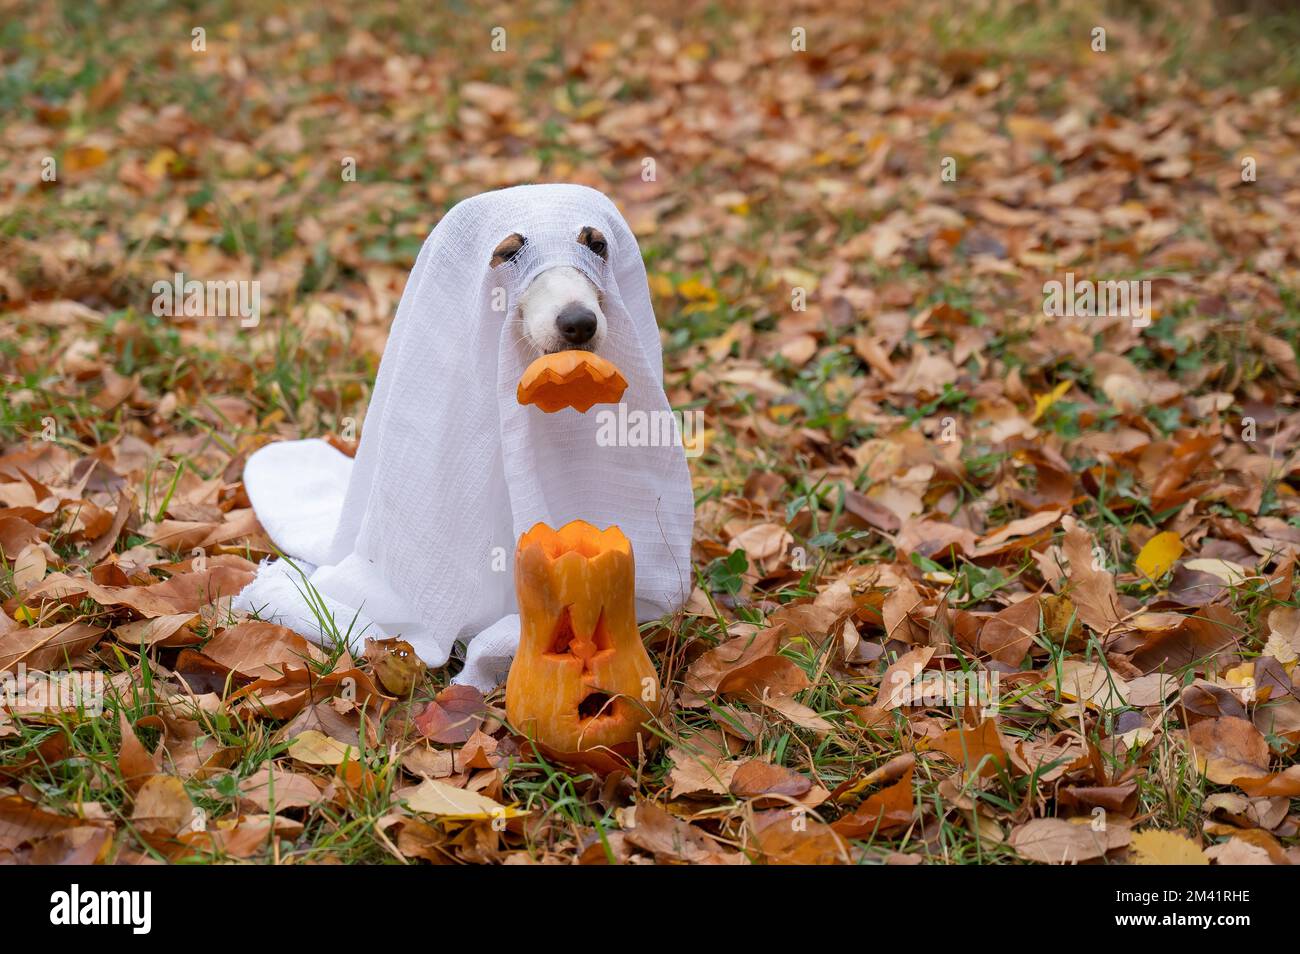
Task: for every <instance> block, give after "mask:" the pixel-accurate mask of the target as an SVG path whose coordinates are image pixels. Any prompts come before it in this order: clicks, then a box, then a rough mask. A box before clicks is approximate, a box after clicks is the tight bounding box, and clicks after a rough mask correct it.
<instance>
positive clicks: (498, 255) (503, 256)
mask: <svg viewBox="0 0 1300 954" xmlns="http://www.w3.org/2000/svg"><path fill="white" fill-rule="evenodd" d="M527 243H528V239H526V238H524V237H523V236H522V235H520V234H519V233H518V232H511V233H510V234H509V235H507V236H506V237H505V238H503V239H502V240H501V241H500V242H499V243H498V244H497V247H496V248H494V249H493V250H492V261H491V262H490V263H489V266H490V267H491V268H496V267H497V266H498V265H504V264H505V263H506V262H508V261H510V260H511V259H512V258H514V257H515V256H516V255H518V254H519V250H520V249H522V248H523V247H524V246H525V245H526V244H527Z"/></svg>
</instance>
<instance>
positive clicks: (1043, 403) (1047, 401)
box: [1029, 381, 1074, 423]
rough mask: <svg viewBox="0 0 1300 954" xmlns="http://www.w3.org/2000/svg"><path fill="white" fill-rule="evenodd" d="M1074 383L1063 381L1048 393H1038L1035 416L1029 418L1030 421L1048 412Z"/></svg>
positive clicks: (1035, 399)
mask: <svg viewBox="0 0 1300 954" xmlns="http://www.w3.org/2000/svg"><path fill="white" fill-rule="evenodd" d="M1073 384H1074V382H1073V381H1062V382H1061V383H1060V384H1058V385H1057V386H1056V387H1054V388H1052V390H1051V391H1050V392H1048V393H1047V394H1039V395H1036V396H1035V397H1034V416H1033V417H1031V418H1030V419H1029V421H1030V423H1033V422H1034V421H1036V420H1038V419H1039V418H1040V417H1042V416H1043V415H1044V414H1045V413H1047V409H1048V408H1049V407H1051V406H1052V405H1053V404H1055V403H1056V402H1057V401H1059V400H1060V399H1061V398H1062V397H1064V396H1065V392H1066V391H1068V390H1070V387H1071V386H1072V385H1073Z"/></svg>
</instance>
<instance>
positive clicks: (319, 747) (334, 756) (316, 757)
mask: <svg viewBox="0 0 1300 954" xmlns="http://www.w3.org/2000/svg"><path fill="white" fill-rule="evenodd" d="M289 757H290V758H294V759H297V760H298V761H299V762H305V763H306V764H308V765H342V764H343V763H344V762H346V761H353V762H355V761H356V760H357V751H356V748H355V747H354V746H351V745H348V744H347V743H345V742H340V741H339V740H338V739H335V738H332V737H331V736H328V735H326V734H325V733H323V732H317V731H316V730H315V729H308V730H307V731H306V732H301V733H299V734H298V735H295V736H294V737H293V741H291V742H290V743H289Z"/></svg>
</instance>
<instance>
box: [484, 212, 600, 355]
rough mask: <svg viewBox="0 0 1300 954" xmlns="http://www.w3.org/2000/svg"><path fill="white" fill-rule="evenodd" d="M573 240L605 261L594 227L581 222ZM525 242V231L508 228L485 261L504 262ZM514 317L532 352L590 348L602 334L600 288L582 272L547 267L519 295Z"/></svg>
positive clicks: (595, 347) (594, 348) (596, 345)
mask: <svg viewBox="0 0 1300 954" xmlns="http://www.w3.org/2000/svg"><path fill="white" fill-rule="evenodd" d="M575 240H576V241H577V243H578V244H579V245H585V246H586V247H587V248H589V249H590V250H591V251H592V252H594V253H595V254H597V255H599V256H600V257H601V258H602V259H604V260H606V261H608V258H609V244H608V243H607V242H606V241H605V236H604V235H603V234H601V232H600V230H599V229H594V228H592V227H591V226H586V227H584V228H582V229H581V230H579V232H578V234H577V236H576V239H575ZM527 243H528V238H527V236H524V235H520V234H519V233H518V232H512V233H510V234H509V235H507V236H506V237H505V238H504V239H502V240H501V241H500V243H498V244H497V247H496V248H495V249H493V250H492V260H491V261H490V262H489V263H488V264H489V265H490V267H492V268H498V267H500V266H501V265H504V264H505V263H506V262H509V261H511V260H513V259H514V257H515V256H516V255H518V254H519V253H520V251H522V250H523V247H524V246H525V245H526V244H527ZM519 320H520V322H521V323H522V325H523V329H524V334H525V336H526V337H527V338H528V341H529V342H530V343H531V344H532V345H533V347H534V348H536V349H537V352H538V354H554V353H555V352H557V351H593V352H594V351H597V350H598V349H599V348H600V346H601V344H602V343H603V342H604V340H605V335H606V333H607V331H606V328H607V324H606V321H605V313H604V311H602V310H601V307H600V292H599V291H598V290H597V288H596V286H595V285H593V284H592V283H591V280H590V279H589V278H587V276H586V275H584V274H582V272H580V271H579V270H578V269H576V268H573V267H571V266H568V265H562V266H557V267H555V268H548V269H546V270H545V271H544V272H542V273H541V274H540V275H538V276H537V277H536V278H534V279H533V280H532V281H531V282H530V283H529V284H528V287H527V288H526V289H524V293H523V294H522V295H520V296H519Z"/></svg>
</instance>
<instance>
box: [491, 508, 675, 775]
mask: <svg viewBox="0 0 1300 954" xmlns="http://www.w3.org/2000/svg"><path fill="white" fill-rule="evenodd" d="M515 591H516V596H517V597H518V601H519V617H520V640H519V652H518V653H517V654H516V656H515V659H514V662H513V663H512V664H511V667H510V676H509V678H508V679H507V680H506V715H507V717H508V718H509V720H510V722H511V723H512V724H513V725H514V726H515V728H516V729H518V730H519V731H520V732H522V733H524V734H525V735H527V736H529V737H530V738H533V739H535V740H536V741H538V742H541V743H543V744H545V745H546V746H548V747H549V748H551V749H552V750H555V751H557V752H561V753H564V752H568V753H578V752H584V751H587V750H590V749H595V748H611V749H613V748H616V747H626V746H629V745H630V746H631V747H632V751H635V744H636V739H637V736H638V735H641V734H643V732H644V729H643V723H645V722H648V721H651V720H652V719H653V718H654V716H655V714H656V713H658V711H659V696H660V687H659V678H658V674H657V673H656V672H655V668H654V664H653V663H652V662H651V661H650V656H649V654H648V653H647V652H646V650H645V646H644V645H642V643H641V634H640V631H639V630H638V628H637V624H636V608H635V595H634V564H633V557H632V545H631V543H630V542H629V541H628V539H627V537H626V536H624V535H623V533H622V531H620V530H619V529H618V527H610V528H608V529H606V530H598V529H597V528H596V527H593V526H592V525H591V524H589V523H586V522H584V521H581V520H575V521H573V522H572V523H569V524H566V525H565V526H564V527H562V528H560V529H559V530H553V529H551V528H550V527H548V526H546V524H542V523H539V524H537V525H536V526H535V527H533V528H532V529H531V530H529V531H528V532H527V533H525V534H524V535H523V536H521V537H520V538H519V547H518V550H517V551H516V553H515Z"/></svg>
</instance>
